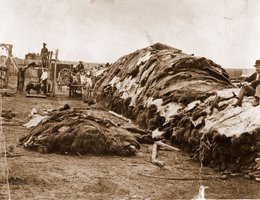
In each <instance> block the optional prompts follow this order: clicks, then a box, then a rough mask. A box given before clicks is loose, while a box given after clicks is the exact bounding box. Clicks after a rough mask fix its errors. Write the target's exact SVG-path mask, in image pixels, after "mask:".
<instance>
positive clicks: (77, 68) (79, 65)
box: [76, 61, 84, 73]
mask: <svg viewBox="0 0 260 200" xmlns="http://www.w3.org/2000/svg"><path fill="white" fill-rule="evenodd" d="M76 70H77V72H80V73H81V72H83V71H84V65H83V62H82V61H79V64H78V65H77V66H76Z"/></svg>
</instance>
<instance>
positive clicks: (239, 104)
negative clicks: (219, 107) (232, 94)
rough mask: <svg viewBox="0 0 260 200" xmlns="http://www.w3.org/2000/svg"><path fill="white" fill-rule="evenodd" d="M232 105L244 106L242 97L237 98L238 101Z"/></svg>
mask: <svg viewBox="0 0 260 200" xmlns="http://www.w3.org/2000/svg"><path fill="white" fill-rule="evenodd" d="M232 106H234V107H237V106H239V107H241V106H242V99H241V98H238V99H237V102H236V103H234V104H232Z"/></svg>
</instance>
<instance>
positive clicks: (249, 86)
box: [233, 60, 260, 107]
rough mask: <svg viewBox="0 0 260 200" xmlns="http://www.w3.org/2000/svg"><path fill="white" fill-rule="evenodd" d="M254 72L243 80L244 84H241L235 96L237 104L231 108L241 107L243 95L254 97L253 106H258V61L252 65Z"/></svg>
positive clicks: (259, 64)
mask: <svg viewBox="0 0 260 200" xmlns="http://www.w3.org/2000/svg"><path fill="white" fill-rule="evenodd" d="M254 67H255V69H256V72H255V73H253V74H252V75H251V76H249V77H247V78H246V79H245V81H246V82H244V83H242V86H241V88H240V91H239V93H238V96H237V102H236V103H235V104H233V106H235V107H236V106H240V107H241V106H242V101H243V97H244V95H247V96H254V97H255V102H254V103H253V104H252V105H253V106H258V105H259V103H260V102H259V100H260V60H256V62H255V65H254Z"/></svg>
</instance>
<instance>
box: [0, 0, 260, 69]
mask: <svg viewBox="0 0 260 200" xmlns="http://www.w3.org/2000/svg"><path fill="white" fill-rule="evenodd" d="M259 11H260V1H259V0H0V20H1V21H0V24H1V26H0V43H11V44H13V45H14V47H13V55H14V56H15V57H20V58H24V55H25V54H26V53H28V52H36V53H38V52H40V49H41V47H42V43H43V42H45V43H47V48H48V49H49V50H53V51H55V49H59V59H60V60H71V61H78V60H83V61H84V62H102V63H103V62H111V63H112V62H115V61H116V60H117V59H118V58H119V57H121V56H123V55H125V54H128V53H131V52H133V51H135V50H137V49H139V48H143V47H146V46H148V45H150V44H152V43H155V42H161V43H164V44H167V45H170V46H172V47H175V48H178V49H181V50H182V51H183V52H185V53H194V54H195V56H204V57H206V58H209V59H212V60H213V61H214V62H216V63H217V64H220V65H221V66H222V67H241V68H247V67H249V68H252V67H253V65H254V63H255V60H256V59H260V24H259V22H260V12H259ZM0 54H1V51H0Z"/></svg>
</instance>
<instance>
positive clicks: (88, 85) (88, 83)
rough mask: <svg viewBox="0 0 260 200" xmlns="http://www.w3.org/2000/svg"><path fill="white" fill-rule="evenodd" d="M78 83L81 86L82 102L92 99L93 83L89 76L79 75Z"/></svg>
mask: <svg viewBox="0 0 260 200" xmlns="http://www.w3.org/2000/svg"><path fill="white" fill-rule="evenodd" d="M80 82H81V86H82V96H83V101H84V100H86V99H89V98H92V97H93V92H92V90H93V86H94V84H93V81H92V79H91V77H90V76H88V75H87V74H81V75H80Z"/></svg>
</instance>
